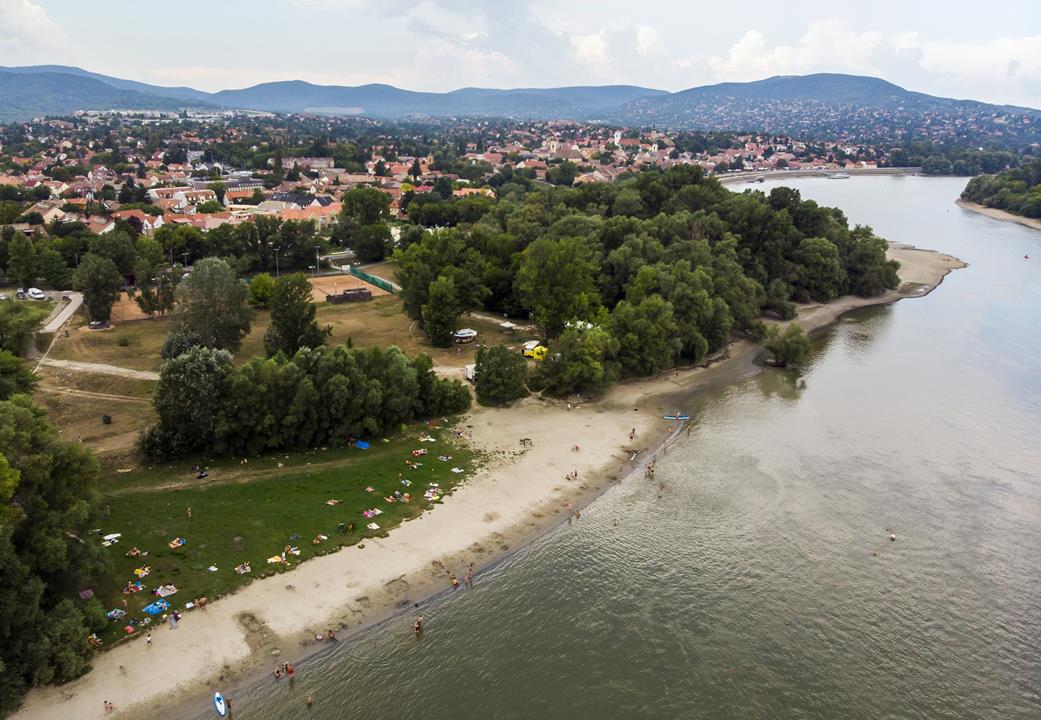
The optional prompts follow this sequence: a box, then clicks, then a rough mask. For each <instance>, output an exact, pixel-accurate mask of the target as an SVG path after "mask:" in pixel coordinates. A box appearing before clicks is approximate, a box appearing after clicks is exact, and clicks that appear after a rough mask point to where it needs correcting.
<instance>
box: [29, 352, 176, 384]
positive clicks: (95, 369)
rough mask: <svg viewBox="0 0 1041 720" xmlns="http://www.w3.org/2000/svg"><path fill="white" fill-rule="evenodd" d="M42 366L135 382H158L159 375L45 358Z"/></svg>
mask: <svg viewBox="0 0 1041 720" xmlns="http://www.w3.org/2000/svg"><path fill="white" fill-rule="evenodd" d="M40 365H46V366H48V367H56V368H62V369H63V370H72V371H74V372H85V373H95V374H98V375H118V376H119V377H125V378H131V379H133V380H158V379H159V373H157V372H154V371H152V370H131V369H129V368H123V367H117V366H116V365H104V364H102V363H88V362H76V361H75V360H56V359H55V358H50V357H45V358H43V359H42V360H41V361H40Z"/></svg>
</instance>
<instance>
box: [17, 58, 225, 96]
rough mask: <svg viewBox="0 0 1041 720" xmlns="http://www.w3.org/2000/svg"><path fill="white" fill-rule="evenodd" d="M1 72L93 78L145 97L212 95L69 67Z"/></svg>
mask: <svg viewBox="0 0 1041 720" xmlns="http://www.w3.org/2000/svg"><path fill="white" fill-rule="evenodd" d="M0 72H10V73H23V74H30V75H35V74H40V73H48V74H52V73H59V74H61V75H78V76H80V77H88V78H93V79H94V80H98V81H100V82H103V83H105V84H106V85H110V86H111V87H114V88H118V89H120V90H134V91H135V92H139V93H144V94H145V95H158V96H159V97H168V98H177V99H178V100H194V101H203V102H204V101H206V100H207V99H208V98H209V97H210V93H208V92H203V91H202V90H195V89H194V88H190V87H164V86H162V85H149V84H148V83H143V82H137V81H136V80H122V79H120V78H115V77H111V76H109V75H102V74H100V73H94V72H90V71H89V70H84V69H83V68H78V67H70V66H69V65H26V66H23V67H2V66H0Z"/></svg>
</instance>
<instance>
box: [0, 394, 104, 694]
mask: <svg viewBox="0 0 1041 720" xmlns="http://www.w3.org/2000/svg"><path fill="white" fill-rule="evenodd" d="M0 448H2V449H3V450H2V453H0V667H2V668H3V672H0V713H5V714H6V713H8V712H10V711H11V710H13V709H14V708H15V707H17V705H18V703H19V702H20V699H21V696H22V694H23V693H25V691H26V690H27V689H28V688H29V687H31V686H33V685H37V684H45V683H50V682H55V681H58V682H61V681H65V680H71V679H72V678H75V677H76V676H78V675H80V674H82V673H83V672H85V671H86V670H87V669H88V667H89V666H88V658H89V657H90V654H91V647H90V644H89V643H88V642H87V636H88V635H89V634H90V631H91V630H99V629H101V628H102V627H104V625H105V624H106V623H107V619H106V618H105V616H104V610H103V609H102V608H101V605H100V604H99V603H98V602H97V600H95V599H91V600H89V601H87V602H86V603H84V602H82V601H80V600H79V599H78V598H77V599H76V600H75V601H73V599H72V598H74V597H75V594H76V593H78V592H79V591H80V590H82V589H83V588H84V587H89V583H90V580H91V578H93V577H98V576H100V574H101V573H102V572H103V570H104V563H103V561H102V559H101V554H100V545H99V544H98V543H97V542H96V541H92V540H90V539H89V538H90V530H91V528H93V527H95V524H96V520H95V510H94V508H95V505H96V485H97V476H98V469H97V464H96V463H95V462H94V460H93V458H92V457H91V456H90V453H89V452H87V451H86V450H85V449H84V448H82V447H81V446H79V445H78V444H74V443H66V442H63V441H62V440H61V438H60V436H59V434H58V431H57V430H56V429H55V428H54V427H53V426H51V425H50V424H48V423H47V422H46V420H45V419H44V413H43V411H41V410H39V409H37V408H35V407H33V405H32V404H31V402H30V401H29V398H28V397H27V396H25V395H18V396H15V397H14V398H12V399H11V400H7V401H4V402H0Z"/></svg>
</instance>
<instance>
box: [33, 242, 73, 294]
mask: <svg viewBox="0 0 1041 720" xmlns="http://www.w3.org/2000/svg"><path fill="white" fill-rule="evenodd" d="M40 277H42V278H43V279H44V280H45V281H46V282H47V284H48V285H50V286H51V287H52V288H53V289H55V290H61V289H63V288H65V289H67V288H68V287H69V286H70V284H71V283H72V269H71V268H70V267H69V266H68V264H67V263H66V262H65V258H63V257H62V256H61V253H60V252H58V251H57V250H55V249H54V248H53V247H45V248H44V249H43V250H41V251H40Z"/></svg>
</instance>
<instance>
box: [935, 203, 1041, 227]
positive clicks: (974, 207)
mask: <svg viewBox="0 0 1041 720" xmlns="http://www.w3.org/2000/svg"><path fill="white" fill-rule="evenodd" d="M954 204H955V205H957V206H958V207H960V208H963V209H965V210H968V211H969V212H974V213H979V214H980V215H985V216H986V217H989V218H991V219H992V220H1003V221H1004V222H1012V223H1016V224H1017V225H1023V226H1024V227H1028V228H1032V229H1034V230H1041V220H1039V219H1037V218H1028V217H1023V216H1022V215H1015V214H1013V213H1010V212H1006V211H1004V210H998V209H997V208H989V207H987V206H986V205H980V204H979V203H974V202H969V201H968V200H962V199H961V198H958V199H957V200H955V201H954Z"/></svg>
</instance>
